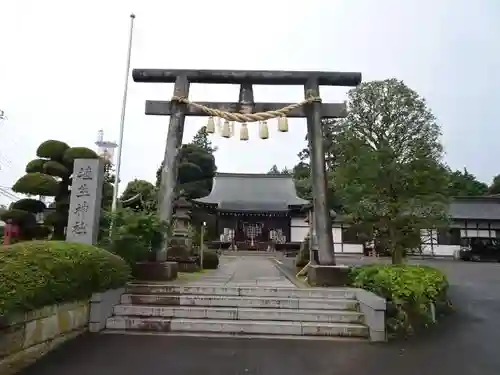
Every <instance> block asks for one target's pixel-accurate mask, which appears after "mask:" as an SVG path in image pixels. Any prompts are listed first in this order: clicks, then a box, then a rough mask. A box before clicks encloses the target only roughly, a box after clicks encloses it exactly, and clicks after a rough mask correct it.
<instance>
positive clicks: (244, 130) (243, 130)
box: [240, 122, 248, 141]
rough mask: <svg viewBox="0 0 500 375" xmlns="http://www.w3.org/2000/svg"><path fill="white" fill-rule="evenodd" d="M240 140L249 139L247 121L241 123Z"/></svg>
mask: <svg viewBox="0 0 500 375" xmlns="http://www.w3.org/2000/svg"><path fill="white" fill-rule="evenodd" d="M240 141H248V126H247V124H246V122H244V123H243V124H241V128H240Z"/></svg>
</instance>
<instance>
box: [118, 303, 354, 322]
mask: <svg viewBox="0 0 500 375" xmlns="http://www.w3.org/2000/svg"><path fill="white" fill-rule="evenodd" d="M114 315H115V316H122V317H123V316H125V317H126V316H133V317H136V318H139V317H147V318H150V317H151V318H187V319H215V320H255V321H263V320H267V321H292V322H323V323H356V324H362V323H363V315H362V314H361V313H359V312H356V311H348V310H300V309H296V310H295V309H273V308H238V307H206V306H196V307H195V306H148V305H117V306H115V308H114Z"/></svg>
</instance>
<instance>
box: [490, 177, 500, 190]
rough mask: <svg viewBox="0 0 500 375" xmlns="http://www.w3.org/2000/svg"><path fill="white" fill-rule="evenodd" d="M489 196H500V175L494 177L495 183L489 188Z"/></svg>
mask: <svg viewBox="0 0 500 375" xmlns="http://www.w3.org/2000/svg"><path fill="white" fill-rule="evenodd" d="M488 194H494V195H496V194H500V175H497V176H495V177H493V181H492V182H491V185H490V186H489V188H488Z"/></svg>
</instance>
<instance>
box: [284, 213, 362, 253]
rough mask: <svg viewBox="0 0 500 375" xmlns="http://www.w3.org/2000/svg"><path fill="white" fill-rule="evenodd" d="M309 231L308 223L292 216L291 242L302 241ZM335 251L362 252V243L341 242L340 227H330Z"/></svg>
mask: <svg viewBox="0 0 500 375" xmlns="http://www.w3.org/2000/svg"><path fill="white" fill-rule="evenodd" d="M308 233H309V224H308V223H306V222H305V221H304V219H302V218H292V219H291V223H290V237H291V242H302V241H303V240H304V238H305V237H306V236H307V234H308ZM332 236H333V247H334V251H335V253H346V254H363V245H361V244H345V243H342V228H340V227H337V226H334V227H332Z"/></svg>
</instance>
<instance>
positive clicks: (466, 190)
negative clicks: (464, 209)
mask: <svg viewBox="0 0 500 375" xmlns="http://www.w3.org/2000/svg"><path fill="white" fill-rule="evenodd" d="M447 171H448V179H449V181H448V193H449V195H450V196H452V197H458V196H463V197H465V196H478V195H485V194H487V193H488V185H487V184H485V183H484V182H481V181H478V180H477V178H476V176H474V175H473V174H471V173H469V171H468V170H467V168H464V170H463V171H460V170H457V171H452V170H451V169H447Z"/></svg>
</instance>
